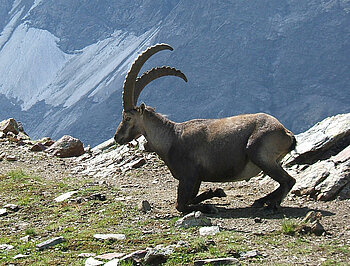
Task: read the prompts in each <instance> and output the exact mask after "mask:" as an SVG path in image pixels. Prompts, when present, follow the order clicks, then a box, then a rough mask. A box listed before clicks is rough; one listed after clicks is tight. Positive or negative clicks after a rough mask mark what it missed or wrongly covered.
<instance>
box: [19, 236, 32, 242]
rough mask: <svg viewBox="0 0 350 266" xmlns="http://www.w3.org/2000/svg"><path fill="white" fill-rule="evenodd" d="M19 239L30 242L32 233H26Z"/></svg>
mask: <svg viewBox="0 0 350 266" xmlns="http://www.w3.org/2000/svg"><path fill="white" fill-rule="evenodd" d="M19 240H21V241H22V242H29V240H30V235H26V236H24V237H21V238H20V239H19Z"/></svg>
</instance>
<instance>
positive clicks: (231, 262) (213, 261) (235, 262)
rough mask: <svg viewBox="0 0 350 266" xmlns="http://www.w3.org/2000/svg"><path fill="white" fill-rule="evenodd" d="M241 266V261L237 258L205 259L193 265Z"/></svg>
mask: <svg viewBox="0 0 350 266" xmlns="http://www.w3.org/2000/svg"><path fill="white" fill-rule="evenodd" d="M207 264H209V265H240V263H239V260H238V259H236V258H217V259H205V260H196V261H195V262H194V264H193V265H195V266H200V265H207Z"/></svg>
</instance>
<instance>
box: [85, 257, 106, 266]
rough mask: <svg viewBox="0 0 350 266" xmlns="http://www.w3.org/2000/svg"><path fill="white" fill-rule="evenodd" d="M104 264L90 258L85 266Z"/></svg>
mask: <svg viewBox="0 0 350 266" xmlns="http://www.w3.org/2000/svg"><path fill="white" fill-rule="evenodd" d="M102 264H104V263H103V262H102V261H99V260H96V259H94V258H88V259H87V260H86V261H85V266H97V265H102Z"/></svg>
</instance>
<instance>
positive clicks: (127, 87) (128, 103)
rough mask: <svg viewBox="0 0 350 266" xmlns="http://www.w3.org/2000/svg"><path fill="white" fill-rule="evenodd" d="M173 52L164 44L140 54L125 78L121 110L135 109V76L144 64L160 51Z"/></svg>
mask: <svg viewBox="0 0 350 266" xmlns="http://www.w3.org/2000/svg"><path fill="white" fill-rule="evenodd" d="M165 49H168V50H171V51H172V50H173V48H172V47H171V46H170V45H168V44H165V43H161V44H156V45H154V46H151V47H149V48H147V50H145V51H144V52H143V53H141V54H140V55H139V56H138V57H137V58H136V59H135V61H134V63H133V64H132V65H131V67H130V70H129V72H128V74H127V75H126V77H125V81H124V86H123V108H124V110H125V111H127V110H131V109H133V108H134V107H135V102H134V88H135V83H136V78H137V75H138V74H139V72H140V70H141V68H142V66H143V65H144V63H145V62H146V61H147V60H148V59H149V58H150V57H151V56H152V55H154V54H155V53H157V52H159V51H161V50H165Z"/></svg>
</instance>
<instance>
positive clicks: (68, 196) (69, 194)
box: [54, 191, 78, 202]
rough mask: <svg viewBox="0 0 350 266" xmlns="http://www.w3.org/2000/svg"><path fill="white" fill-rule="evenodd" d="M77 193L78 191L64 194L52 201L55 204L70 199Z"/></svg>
mask: <svg viewBox="0 0 350 266" xmlns="http://www.w3.org/2000/svg"><path fill="white" fill-rule="evenodd" d="M76 193H78V191H70V192H67V193H64V194H62V195H60V196H58V197H57V198H55V199H54V200H55V201H56V202H62V201H64V200H66V199H69V198H70V197H72V196H73V195H74V194H76Z"/></svg>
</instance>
